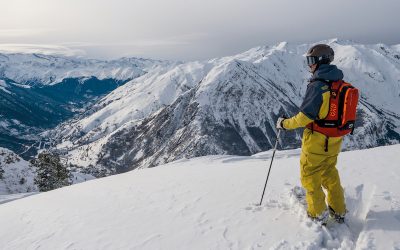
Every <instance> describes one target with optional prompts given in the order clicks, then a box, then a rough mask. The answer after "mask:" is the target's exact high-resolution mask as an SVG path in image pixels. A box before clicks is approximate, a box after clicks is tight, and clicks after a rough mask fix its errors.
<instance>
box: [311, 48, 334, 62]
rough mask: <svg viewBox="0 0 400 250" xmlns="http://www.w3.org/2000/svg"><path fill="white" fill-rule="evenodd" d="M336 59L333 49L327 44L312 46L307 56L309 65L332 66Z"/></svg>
mask: <svg viewBox="0 0 400 250" xmlns="http://www.w3.org/2000/svg"><path fill="white" fill-rule="evenodd" d="M334 57H335V52H334V51H333V49H332V48H331V47H330V46H329V45H326V44H317V45H314V46H312V47H311V48H310V49H309V50H308V52H307V54H306V58H307V64H308V65H309V66H310V65H313V64H318V65H320V64H330V63H331V62H332V61H333V59H334Z"/></svg>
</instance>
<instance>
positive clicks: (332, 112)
mask: <svg viewBox="0 0 400 250" xmlns="http://www.w3.org/2000/svg"><path fill="white" fill-rule="evenodd" d="M336 114H337V106H336V104H335V103H331V107H330V109H329V115H330V116H336Z"/></svg>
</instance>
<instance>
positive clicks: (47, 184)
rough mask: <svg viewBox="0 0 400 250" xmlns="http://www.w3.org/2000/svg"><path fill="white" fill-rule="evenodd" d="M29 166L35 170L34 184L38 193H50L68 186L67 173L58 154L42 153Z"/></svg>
mask: <svg viewBox="0 0 400 250" xmlns="http://www.w3.org/2000/svg"><path fill="white" fill-rule="evenodd" d="M31 164H32V165H33V166H34V167H35V168H36V177H35V184H36V185H37V186H38V187H39V190H40V191H44V192H45V191H50V190H53V189H56V188H60V187H64V186H68V185H70V184H71V183H70V181H69V175H70V173H69V171H68V169H67V167H66V166H64V165H63V164H62V163H61V161H60V157H59V155H58V154H55V153H50V152H43V153H40V154H39V155H38V158H36V159H33V160H32V161H31Z"/></svg>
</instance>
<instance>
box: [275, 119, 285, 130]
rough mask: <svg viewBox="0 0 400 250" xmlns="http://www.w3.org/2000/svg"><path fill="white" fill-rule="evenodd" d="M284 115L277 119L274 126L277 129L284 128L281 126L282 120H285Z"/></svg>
mask: <svg viewBox="0 0 400 250" xmlns="http://www.w3.org/2000/svg"><path fill="white" fill-rule="evenodd" d="M285 119H286V118H285V117H279V118H278V120H277V121H276V128H277V129H283V130H285V128H284V127H283V121H284V120H285Z"/></svg>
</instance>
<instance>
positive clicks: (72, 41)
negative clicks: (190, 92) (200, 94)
mask: <svg viewBox="0 0 400 250" xmlns="http://www.w3.org/2000/svg"><path fill="white" fill-rule="evenodd" d="M0 9H1V10H2V13H1V15H0V50H1V49H2V50H13V49H17V50H22V49H29V48H33V49H41V48H48V49H52V50H60V51H63V50H67V51H68V52H69V53H71V54H73V53H79V54H84V55H86V56H87V57H91V58H117V57H121V56H142V57H151V58H156V59H174V60H197V59H208V58H213V57H219V56H224V55H232V54H235V53H238V52H242V51H245V50H247V49H250V48H252V47H255V46H259V45H267V44H275V43H277V42H280V41H288V42H292V43H304V42H315V41H319V40H325V39H330V38H336V37H338V38H341V39H351V40H355V41H358V42H361V43H378V42H383V43H386V44H398V43H400V28H399V25H400V1H399V0H335V1H321V0H0ZM67 48H68V49H67Z"/></svg>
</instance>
